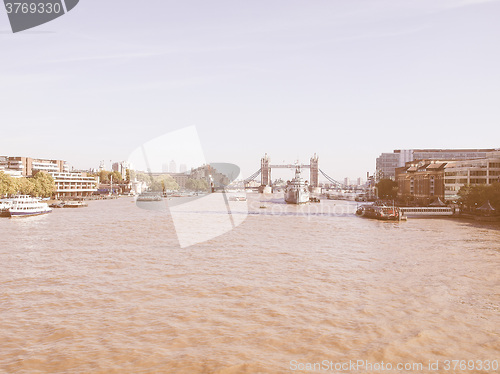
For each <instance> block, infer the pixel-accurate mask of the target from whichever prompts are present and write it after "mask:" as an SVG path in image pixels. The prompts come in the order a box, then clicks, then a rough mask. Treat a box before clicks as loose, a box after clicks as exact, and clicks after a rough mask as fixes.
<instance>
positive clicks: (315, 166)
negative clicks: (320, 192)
mask: <svg viewBox="0 0 500 374" xmlns="http://www.w3.org/2000/svg"><path fill="white" fill-rule="evenodd" d="M318 159H319V158H318V156H316V153H315V154H314V156H313V157H311V163H310V169H309V172H310V175H309V177H310V179H309V185H310V186H311V188H316V187H319V182H318V173H319V162H318Z"/></svg>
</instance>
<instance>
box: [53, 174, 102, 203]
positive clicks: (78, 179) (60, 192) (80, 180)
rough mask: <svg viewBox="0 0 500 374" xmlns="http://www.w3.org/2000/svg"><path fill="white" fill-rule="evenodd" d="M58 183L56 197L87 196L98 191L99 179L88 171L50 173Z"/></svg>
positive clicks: (56, 183)
mask: <svg viewBox="0 0 500 374" xmlns="http://www.w3.org/2000/svg"><path fill="white" fill-rule="evenodd" d="M50 175H52V178H54V182H55V185H56V192H55V198H56V199H61V198H67V197H86V196H90V195H92V194H93V193H94V192H96V191H97V180H96V179H95V178H94V177H89V176H87V173H50Z"/></svg>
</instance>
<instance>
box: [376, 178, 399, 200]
mask: <svg viewBox="0 0 500 374" xmlns="http://www.w3.org/2000/svg"><path fill="white" fill-rule="evenodd" d="M375 187H377V195H378V198H379V199H390V200H392V199H395V198H396V195H397V193H398V184H397V183H396V182H394V181H393V180H392V179H381V180H380V181H379V182H378V183H377V184H376V185H375Z"/></svg>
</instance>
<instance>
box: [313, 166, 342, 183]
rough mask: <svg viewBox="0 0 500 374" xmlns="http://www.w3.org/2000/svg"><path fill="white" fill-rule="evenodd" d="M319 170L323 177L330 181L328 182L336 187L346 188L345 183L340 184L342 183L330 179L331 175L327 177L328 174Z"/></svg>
mask: <svg viewBox="0 0 500 374" xmlns="http://www.w3.org/2000/svg"><path fill="white" fill-rule="evenodd" d="M318 170H319V172H320V173H321V174H323V176H324V177H325V178H326V179H328V181H329V182H330V183H332V184H334V185H335V186H337V187H344V184H343V183H340V182H338V181H336V180H335V179H333V178H332V177H330V176H329V175H327V174H326V173H325V172H324V171H323V170H321V169H318Z"/></svg>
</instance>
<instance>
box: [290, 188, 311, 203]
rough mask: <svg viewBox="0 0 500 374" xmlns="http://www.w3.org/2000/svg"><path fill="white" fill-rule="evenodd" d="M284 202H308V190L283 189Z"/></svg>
mask: <svg viewBox="0 0 500 374" xmlns="http://www.w3.org/2000/svg"><path fill="white" fill-rule="evenodd" d="M285 202H286V203H287V204H305V203H308V202H309V192H304V191H301V190H291V191H285Z"/></svg>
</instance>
